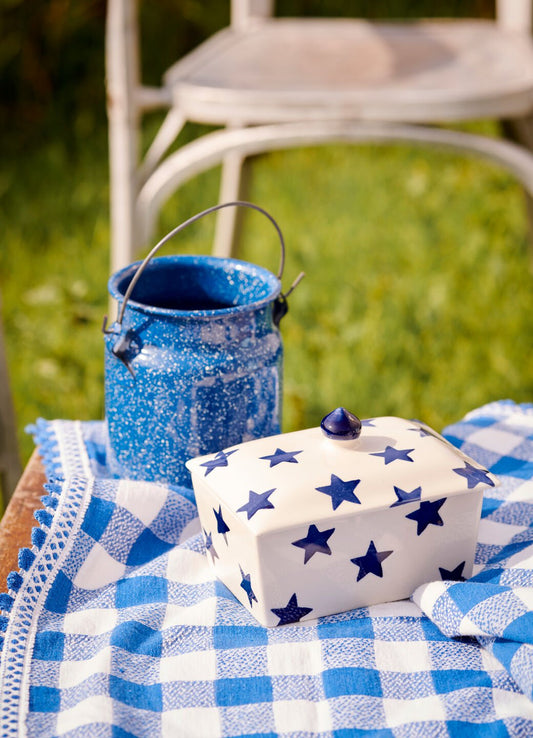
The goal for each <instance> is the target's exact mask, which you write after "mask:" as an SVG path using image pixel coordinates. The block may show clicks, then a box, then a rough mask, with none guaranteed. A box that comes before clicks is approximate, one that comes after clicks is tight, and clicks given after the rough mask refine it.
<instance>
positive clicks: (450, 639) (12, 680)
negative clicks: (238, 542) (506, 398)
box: [0, 402, 533, 738]
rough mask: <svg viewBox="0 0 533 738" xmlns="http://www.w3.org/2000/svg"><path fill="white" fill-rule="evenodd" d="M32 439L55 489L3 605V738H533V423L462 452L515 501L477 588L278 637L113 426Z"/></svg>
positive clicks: (451, 586) (501, 514)
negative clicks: (216, 573) (127, 472)
mask: <svg viewBox="0 0 533 738" xmlns="http://www.w3.org/2000/svg"><path fill="white" fill-rule="evenodd" d="M34 433H35V436H36V440H37V443H38V444H39V446H40V448H41V451H42V453H43V455H44V457H45V464H46V468H47V472H48V476H49V479H50V483H49V484H48V489H47V492H48V493H47V495H46V496H45V497H44V498H43V508H42V509H41V510H38V511H37V513H36V518H37V521H38V523H39V525H38V526H36V527H35V529H34V531H33V536H32V540H33V546H32V548H31V549H22V550H21V551H20V556H19V567H20V568H19V571H16V572H12V573H11V574H10V576H9V578H8V582H7V591H6V592H5V594H3V595H0V610H1V614H0V628H1V630H2V631H3V641H4V642H3V649H2V654H1V662H0V716H1V721H0V734H1V735H2V736H5V737H6V738H9V736H15V735H17V736H18V735H23V736H24V735H36V736H72V737H74V736H86V735H91V736H94V738H97V737H98V736H113V737H117V738H118V737H120V738H126V736H158V735H163V736H172V737H174V736H183V737H184V738H193V737H194V736H198V738H210V737H211V736H221V737H224V738H229V737H231V736H235V737H236V736H240V737H244V736H254V737H255V738H267V736H268V737H269V738H270V737H273V736H281V737H282V738H305V737H306V736H309V737H310V736H316V737H317V738H351V737H352V736H371V737H372V736H375V737H376V738H377V737H379V738H383V737H385V736H395V737H398V738H403V737H404V736H405V737H407V736H409V737H410V736H421V737H423V738H427V737H430V736H450V738H456V737H458V736H468V737H470V736H509V735H510V736H530V735H533V702H532V701H531V699H530V697H531V694H532V690H531V680H532V675H533V669H532V663H531V648H532V643H533V626H532V622H533V620H532V618H533V615H532V612H531V611H532V609H533V608H532V607H531V605H532V604H533V588H532V586H531V568H532V567H533V565H532V562H533V545H532V543H531V542H532V530H533V527H532V521H533V406H518V405H515V404H513V403H511V402H500V403H494V404H491V405H488V406H485V407H484V408H481V409H479V410H476V411H475V412H473V413H471V414H470V415H468V416H467V417H466V418H465V419H464V421H462V422H461V423H458V424H457V425H455V426H453V427H451V428H449V429H448V432H447V434H446V435H447V437H448V438H449V439H450V440H451V441H452V442H453V443H455V444H456V445H458V446H460V447H461V448H462V449H463V450H464V451H465V452H466V453H467V454H468V455H470V456H472V457H473V458H474V459H476V460H477V461H478V462H480V463H481V464H483V465H484V466H486V467H487V468H489V469H490V470H491V471H493V472H495V473H496V474H498V475H499V477H500V480H501V482H502V484H501V486H500V487H498V488H494V489H492V488H491V489H490V490H488V492H487V494H486V496H485V502H484V508H483V519H482V521H481V526H480V537H479V545H478V549H477V561H476V572H475V576H474V577H473V579H471V580H470V581H468V582H439V583H430V584H428V585H425V586H424V587H422V588H420V589H419V590H418V591H417V592H416V595H415V597H414V601H401V602H396V603H390V604H385V605H379V606H373V607H370V608H365V609H358V610H352V611H350V612H347V613H342V614H340V615H336V616H330V617H326V618H320V619H318V620H316V621H307V622H305V623H301V624H294V625H284V626H281V627H277V628H270V629H265V628H263V627H261V626H259V625H258V624H257V622H256V621H255V620H254V619H253V618H252V616H251V615H249V614H248V613H247V611H246V610H245V609H244V608H243V607H242V606H241V605H240V604H239V603H238V602H237V601H236V600H235V598H234V597H233V596H232V595H231V594H230V593H229V592H228V590H227V589H225V587H224V586H223V585H221V584H219V583H217V582H216V581H214V580H213V577H212V573H211V569H210V567H209V566H208V563H207V560H206V556H205V547H204V542H203V537H202V534H201V530H200V526H199V523H198V518H197V515H196V508H195V505H194V497H193V494H192V492H191V491H190V490H188V489H183V488H169V487H164V486H161V485H155V484H146V483H138V482H131V481H127V480H120V479H114V478H112V477H111V476H110V474H109V472H108V469H107V464H106V449H105V431H104V426H103V424H102V423H99V422H92V423H81V422H69V421H52V422H44V421H41V422H39V423H38V424H37V427H36V428H35V430H34ZM420 608H422V609H420ZM422 610H423V612H422Z"/></svg>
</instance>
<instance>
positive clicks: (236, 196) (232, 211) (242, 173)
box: [213, 153, 250, 257]
mask: <svg viewBox="0 0 533 738" xmlns="http://www.w3.org/2000/svg"><path fill="white" fill-rule="evenodd" d="M249 180H250V162H249V161H247V160H246V158H245V157H243V156H241V154H237V153H233V154H228V155H227V156H226V157H225V158H224V161H223V163H222V175H221V180H220V194H219V202H233V201H234V200H242V199H245V198H246V192H247V191H248V188H249ZM242 215H243V212H242V209H241V208H224V209H223V210H220V211H219V212H218V213H217V219H216V226H215V238H214V245H213V254H214V255H215V256H222V257H229V256H235V255H236V254H237V253H238V247H239V237H240V231H241V227H242Z"/></svg>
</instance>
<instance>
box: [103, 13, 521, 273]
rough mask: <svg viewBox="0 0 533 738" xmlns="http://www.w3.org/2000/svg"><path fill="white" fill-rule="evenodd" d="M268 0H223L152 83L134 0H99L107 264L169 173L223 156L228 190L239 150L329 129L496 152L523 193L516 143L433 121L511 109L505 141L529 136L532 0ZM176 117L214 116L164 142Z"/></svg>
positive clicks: (222, 227) (500, 115)
mask: <svg viewBox="0 0 533 738" xmlns="http://www.w3.org/2000/svg"><path fill="white" fill-rule="evenodd" d="M272 4H273V3H272V0H232V2H231V24H230V26H229V27H227V28H225V29H223V30H221V31H220V32H219V33H217V34H215V35H214V36H213V37H212V38H210V39H208V40H207V41H205V42H204V43H203V44H201V45H200V46H199V47H198V48H196V49H195V50H194V51H193V52H192V53H190V54H188V55H187V56H186V57H184V58H182V59H181V60H179V61H178V62H177V63H176V64H174V65H173V66H172V67H171V68H170V69H169V70H168V71H167V72H166V73H165V74H164V76H163V82H162V85H161V87H159V88H152V87H146V86H143V85H142V84H141V82H140V79H139V52H138V29H137V13H136V7H135V6H136V3H135V0H109V2H108V20H107V51H106V56H107V85H108V101H109V104H108V115H109V134H110V167H111V230H112V235H111V238H112V260H111V269H112V270H113V271H114V270H116V269H118V268H119V267H121V266H123V265H125V264H127V263H129V262H130V261H131V260H132V258H133V256H134V251H135V248H136V247H138V246H140V245H144V244H146V242H147V240H148V239H149V237H150V236H151V229H152V227H153V224H154V221H155V218H156V216H157V213H158V210H159V208H160V207H161V205H162V203H163V202H164V201H165V199H166V198H168V197H169V196H170V194H172V192H174V191H175V190H176V189H177V188H178V187H179V185H180V184H182V183H183V182H184V181H186V180H187V179H189V178H190V177H192V176H194V175H196V174H198V173H200V172H201V171H204V170H206V169H208V168H210V167H213V166H215V165H217V164H219V163H221V162H223V173H222V182H221V194H220V199H221V201H227V200H235V199H237V198H238V196H239V194H240V193H239V189H240V188H241V182H240V172H241V165H242V162H243V160H244V159H245V158H246V157H247V156H250V155H252V154H256V153H260V152H264V151H267V150H273V149H276V148H285V147H293V146H300V145H311V144H318V143H325V142H334V141H352V142H368V141H378V142H379V141H381V142H392V141H411V142H419V143H422V144H431V145H433V144H434V145H444V146H451V147H454V148H457V149H460V150H464V151H471V152H474V153H478V154H480V155H482V156H485V157H488V158H489V159H492V160H494V161H496V162H499V163H500V164H502V165H503V166H504V167H507V168H508V169H509V170H511V171H512V172H513V173H514V174H515V175H516V176H517V177H518V178H519V180H520V181H521V182H522V183H523V184H524V186H525V188H526V190H527V191H528V192H529V193H530V194H531V193H533V165H532V157H531V156H530V154H529V152H528V151H527V150H526V148H523V147H521V146H518V145H515V144H513V143H511V142H509V141H508V140H504V139H493V138H492V139H491V138H485V137H482V136H477V135H469V134H466V133H462V132H458V131H456V130H450V129H445V128H442V127H440V126H439V127H436V126H435V125H434V124H442V123H446V122H447V121H464V120H476V119H487V118H494V119H500V120H507V121H511V123H510V125H511V126H512V127H513V134H514V136H515V140H516V139H518V140H519V141H520V140H522V139H524V136H525V137H526V138H527V134H528V133H530V131H531V128H530V115H531V113H532V111H533V43H532V40H531V35H530V30H531V0H497V1H496V16H495V17H496V20H495V21H487V20H474V19H472V20H445V21H420V22H391V23H373V22H367V21H362V20H355V19H314V18H306V19H287V18H275V17H271V11H272ZM158 107H166V108H168V114H167V116H166V118H165V120H164V122H163V124H162V126H161V128H160V130H159V132H158V133H157V135H156V136H155V139H154V140H153V142H152V145H151V147H150V148H149V150H148V152H147V155H146V157H145V159H144V161H142V162H140V161H139V160H138V132H139V124H140V120H141V116H142V114H143V113H144V112H146V111H148V110H151V109H155V108H158ZM187 121H195V122H201V123H208V124H217V125H220V126H222V128H221V129H220V130H216V131H214V132H211V133H209V134H206V135H204V136H202V137H200V138H199V139H197V140H195V141H193V142H192V143H189V144H186V145H184V146H182V147H181V148H179V149H178V150H177V151H175V152H174V153H172V154H170V155H167V152H168V149H169V147H170V146H171V144H172V143H173V142H174V141H175V140H176V138H177V136H178V134H179V132H180V131H181V129H182V127H183V126H184V124H185V123H186V122H187ZM508 127H509V126H508ZM241 194H242V193H241ZM234 217H235V211H234V209H226V210H225V211H222V213H221V215H220V217H219V221H218V223H217V231H216V236H215V248H214V252H215V253H216V254H219V255H228V254H229V253H230V252H231V248H232V238H233V232H234V223H233V221H232V219H233V218H234Z"/></svg>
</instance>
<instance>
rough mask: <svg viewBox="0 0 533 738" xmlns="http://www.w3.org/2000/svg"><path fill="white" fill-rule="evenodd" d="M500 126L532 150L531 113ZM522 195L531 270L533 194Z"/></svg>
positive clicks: (515, 140) (532, 252)
mask: <svg viewBox="0 0 533 738" xmlns="http://www.w3.org/2000/svg"><path fill="white" fill-rule="evenodd" d="M501 128H502V132H503V135H504V136H505V138H507V139H509V140H510V141H513V142H514V143H517V144H519V145H520V146H523V147H524V148H526V149H527V150H528V151H531V152H533V114H532V115H526V116H524V117H523V118H513V119H505V120H502V121H501ZM524 197H525V202H526V215H527V223H528V235H529V243H530V261H531V269H532V271H533V196H532V195H530V194H529V193H528V192H527V191H524Z"/></svg>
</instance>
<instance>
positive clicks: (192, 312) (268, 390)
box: [105, 256, 283, 486]
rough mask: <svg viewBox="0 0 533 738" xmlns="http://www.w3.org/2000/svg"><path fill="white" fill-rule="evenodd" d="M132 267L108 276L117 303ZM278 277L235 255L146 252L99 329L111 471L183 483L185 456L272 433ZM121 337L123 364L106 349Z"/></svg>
mask: <svg viewBox="0 0 533 738" xmlns="http://www.w3.org/2000/svg"><path fill="white" fill-rule="evenodd" d="M136 268H137V265H132V266H130V267H127V268H126V269H124V270H121V271H120V272H117V274H115V275H113V276H112V277H111V279H110V281H109V291H110V294H111V295H112V296H113V297H114V298H116V299H117V300H118V301H119V303H120V302H121V301H122V300H123V297H124V294H125V291H126V289H127V286H128V284H129V282H130V280H131V278H132V276H133V274H134V272H135V270H136ZM279 292H280V283H279V280H278V279H277V278H276V277H275V276H274V275H273V274H271V273H270V272H268V271H267V270H265V269H262V268H261V267H258V266H255V265H252V264H247V263H246V262H242V261H239V260H236V259H218V258H215V257H208V256H169V257H160V258H158V259H154V260H153V261H152V262H151V263H150V264H149V265H148V267H147V269H146V271H145V272H144V273H143V275H142V276H141V278H140V280H139V282H138V284H137V285H136V287H135V289H134V291H133V299H131V300H130V301H129V302H128V304H127V306H126V310H125V313H124V320H123V323H122V326H119V325H118V324H117V323H114V324H113V326H112V327H111V330H112V331H113V332H111V333H108V334H107V335H106V336H105V374H106V380H105V401H106V420H107V425H108V435H109V452H110V458H111V460H112V462H111V463H112V467H113V471H114V472H115V473H116V474H117V475H119V476H120V477H124V478H131V479H143V480H147V481H161V482H167V483H170V484H180V485H188V486H190V484H191V481H190V475H189V472H188V471H187V469H186V468H185V461H186V460H187V459H190V458H192V457H194V456H198V455H200V454H206V453H212V452H215V451H218V450H220V449H222V448H225V447H227V446H231V445H234V444H237V443H241V442H242V441H246V440H251V439H254V438H260V437H263V436H268V435H272V434H275V433H279V429H280V423H281V397H282V358H283V349H282V341H281V336H280V333H279V330H278V329H277V328H276V327H275V326H274V324H273V321H272V309H273V302H274V300H275V299H276V297H277V296H278V294H279ZM118 341H123V342H125V343H126V345H127V350H126V352H125V358H126V359H127V361H128V362H129V364H130V367H131V369H132V372H133V374H134V376H132V372H130V371H129V370H128V368H127V366H126V365H125V363H123V361H121V360H120V359H119V358H117V356H115V355H114V354H113V352H112V349H113V347H114V346H116V345H117V342H118Z"/></svg>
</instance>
